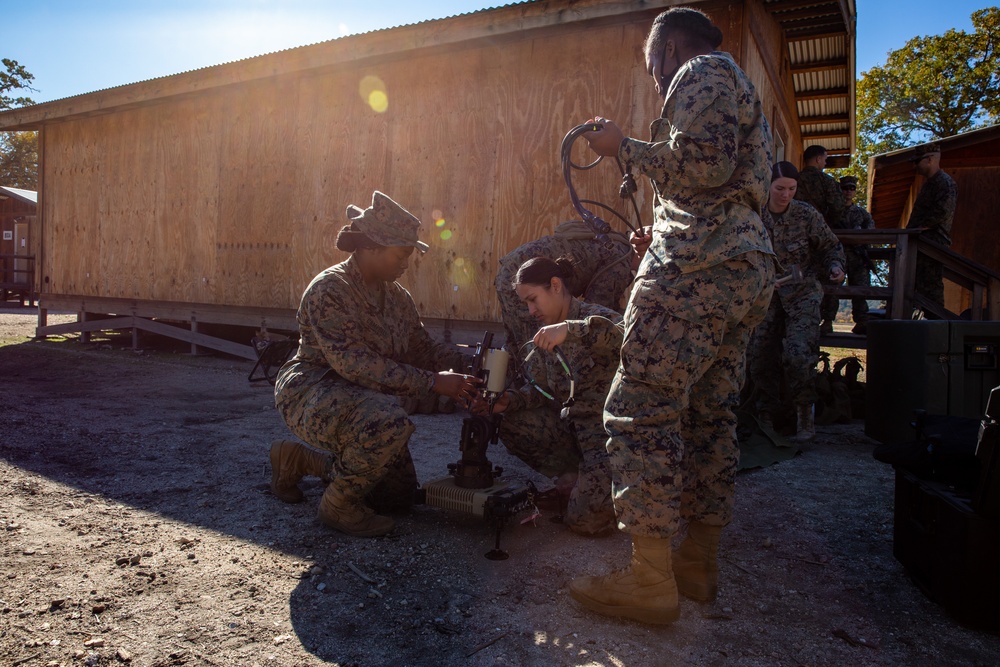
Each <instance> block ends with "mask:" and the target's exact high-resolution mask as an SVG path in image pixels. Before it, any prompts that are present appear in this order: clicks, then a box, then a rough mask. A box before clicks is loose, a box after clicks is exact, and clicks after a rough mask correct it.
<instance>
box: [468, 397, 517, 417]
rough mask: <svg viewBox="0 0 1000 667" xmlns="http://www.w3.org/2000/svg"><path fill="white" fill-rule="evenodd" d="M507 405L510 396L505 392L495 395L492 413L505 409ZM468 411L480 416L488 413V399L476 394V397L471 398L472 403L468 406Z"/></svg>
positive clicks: (508, 404)
mask: <svg viewBox="0 0 1000 667" xmlns="http://www.w3.org/2000/svg"><path fill="white" fill-rule="evenodd" d="M508 406H510V396H509V395H508V394H507V392H504V393H502V394H500V395H499V396H497V400H496V401H495V402H494V403H493V414H498V413H501V412H503V411H505V410H506V409H507V408H508ZM469 412H471V413H472V414H474V415H480V416H483V415H488V414H490V404H489V401H487V400H486V399H485V398H483V397H482V396H476V398H475V399H473V401H472V404H471V405H470V406H469Z"/></svg>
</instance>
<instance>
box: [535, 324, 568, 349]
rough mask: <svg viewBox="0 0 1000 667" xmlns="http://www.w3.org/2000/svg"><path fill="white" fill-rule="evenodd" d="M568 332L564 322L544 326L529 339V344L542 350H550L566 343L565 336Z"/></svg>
mask: <svg viewBox="0 0 1000 667" xmlns="http://www.w3.org/2000/svg"><path fill="white" fill-rule="evenodd" d="M568 332H569V327H568V326H567V325H566V323H565V322H560V323H559V324H550V325H548V326H544V327H542V328H541V329H539V330H538V333H536V334H535V337H534V338H532V339H531V342H533V343H534V344H535V347H537V348H540V349H542V350H551V349H552V348H554V347H555V346H556V345H562V344H563V342H565V341H566V334H567V333H568Z"/></svg>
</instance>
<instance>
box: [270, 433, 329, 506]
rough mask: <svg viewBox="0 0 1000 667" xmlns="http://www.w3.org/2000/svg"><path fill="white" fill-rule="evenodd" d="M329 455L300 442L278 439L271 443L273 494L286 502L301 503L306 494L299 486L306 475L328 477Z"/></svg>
mask: <svg viewBox="0 0 1000 667" xmlns="http://www.w3.org/2000/svg"><path fill="white" fill-rule="evenodd" d="M327 459H328V455H327V454H324V453H323V452H319V451H316V450H315V449H310V448H309V447H306V446H305V445H303V444H302V443H300V442H293V441H291V440H276V441H274V442H272V443H271V494H272V495H274V496H275V497H276V498H278V499H279V500H281V501H283V502H286V503H301V502H302V500H303V498H304V496H303V495H302V490H301V489H300V488H299V487H298V486H297V484H298V483H299V480H301V479H302V478H303V477H304V476H306V475H312V476H313V477H326V472H327Z"/></svg>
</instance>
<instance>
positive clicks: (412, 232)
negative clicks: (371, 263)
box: [347, 190, 428, 252]
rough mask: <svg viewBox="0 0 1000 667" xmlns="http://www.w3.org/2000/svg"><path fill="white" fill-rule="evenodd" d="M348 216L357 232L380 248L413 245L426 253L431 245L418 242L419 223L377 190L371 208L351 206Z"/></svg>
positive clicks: (373, 195)
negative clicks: (380, 246)
mask: <svg viewBox="0 0 1000 667" xmlns="http://www.w3.org/2000/svg"><path fill="white" fill-rule="evenodd" d="M347 217H348V218H349V219H350V220H351V222H352V223H353V225H354V228H355V229H357V230H358V231H360V232H361V233H362V234H364V235H365V236H367V237H368V238H370V239H371V240H372V241H374V242H375V243H378V244H379V245H382V246H411V247H414V248H416V249H417V250H419V251H420V252H427V248H428V245H427V244H426V243H424V242H423V241H420V240H418V239H417V229H418V228H419V227H420V220H418V219H417V218H416V216H414V215H413V214H412V213H410V212H409V211H407V210H406V209H405V208H403V207H402V206H400V205H399V204H397V203H396V202H394V201H393V200H392V199H391V198H389V197H388V196H386V195H384V194H382V193H381V192H379V191H378V190H376V191H375V192H373V193H372V205H371V206H369V207H368V208H366V209H362V208H359V207H357V206H355V205H354V204H351V205H349V206H348V207H347Z"/></svg>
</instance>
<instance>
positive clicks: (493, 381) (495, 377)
mask: <svg viewBox="0 0 1000 667" xmlns="http://www.w3.org/2000/svg"><path fill="white" fill-rule="evenodd" d="M508 361H510V354H509V353H508V352H507V350H501V349H495V348H490V349H489V350H487V351H486V356H485V357H484V359H483V368H484V369H485V370H486V371H487V372H488V374H487V376H486V391H489V392H492V393H494V394H499V393H500V392H501V391H503V390H504V387H506V386H507V362H508Z"/></svg>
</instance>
